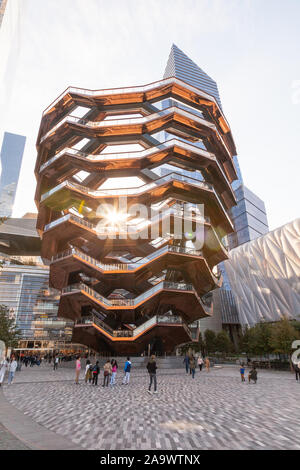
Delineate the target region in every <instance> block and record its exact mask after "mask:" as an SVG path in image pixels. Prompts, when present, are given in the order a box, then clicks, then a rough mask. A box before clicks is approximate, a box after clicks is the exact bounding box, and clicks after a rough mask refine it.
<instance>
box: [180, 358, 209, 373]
mask: <svg viewBox="0 0 300 470" xmlns="http://www.w3.org/2000/svg"><path fill="white" fill-rule="evenodd" d="M183 363H184V364H185V370H186V373H187V374H188V373H189V372H190V374H191V375H192V378H193V379H194V378H195V372H196V363H197V364H198V367H199V371H200V372H201V371H202V367H203V365H205V369H206V371H207V372H209V370H210V362H209V359H208V357H206V358H205V359H203V358H202V356H199V357H198V358H197V359H196V357H195V356H194V355H193V354H186V356H185V358H184V359H183Z"/></svg>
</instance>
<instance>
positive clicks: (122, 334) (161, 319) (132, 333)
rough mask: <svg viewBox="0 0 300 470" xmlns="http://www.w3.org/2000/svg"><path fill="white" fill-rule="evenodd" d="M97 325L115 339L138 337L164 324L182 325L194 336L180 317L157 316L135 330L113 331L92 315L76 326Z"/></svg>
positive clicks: (77, 322) (78, 321)
mask: <svg viewBox="0 0 300 470" xmlns="http://www.w3.org/2000/svg"><path fill="white" fill-rule="evenodd" d="M93 323H94V324H95V325H97V326H99V327H100V328H101V329H103V330H104V331H105V332H106V333H108V334H109V335H110V336H111V337H113V338H129V337H132V338H134V337H137V336H139V335H140V334H141V333H143V332H144V331H145V330H147V329H148V328H150V327H151V326H154V325H164V324H168V325H170V324H174V325H181V326H183V328H184V329H185V331H186V332H187V333H188V334H189V335H190V336H192V332H191V330H190V328H189V327H188V326H187V324H186V323H185V322H184V321H183V320H182V318H181V317H180V316H178V315H155V316H154V317H152V318H150V319H149V320H147V321H146V322H144V323H143V324H142V325H140V326H138V327H136V328H135V329H133V330H113V329H112V328H111V327H109V326H108V325H106V324H105V323H104V322H103V321H102V320H100V319H99V318H98V317H96V316H95V315H90V316H88V317H85V318H82V319H80V320H77V321H76V325H92V324H93Z"/></svg>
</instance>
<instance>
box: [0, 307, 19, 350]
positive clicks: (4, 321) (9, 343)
mask: <svg viewBox="0 0 300 470" xmlns="http://www.w3.org/2000/svg"><path fill="white" fill-rule="evenodd" d="M20 337H21V335H20V332H19V330H18V329H17V328H16V325H15V320H14V319H13V318H10V317H9V310H8V308H7V307H6V305H0V340H2V341H4V343H5V345H6V347H11V348H14V347H16V346H17V345H18V340H19V339H20Z"/></svg>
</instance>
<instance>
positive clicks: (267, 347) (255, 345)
mask: <svg viewBox="0 0 300 470" xmlns="http://www.w3.org/2000/svg"><path fill="white" fill-rule="evenodd" d="M271 331H272V327H271V325H270V324H269V323H258V324H257V325H255V326H254V327H253V328H251V330H250V352H252V353H253V354H259V355H264V354H268V353H270V352H272V347H271V344H270V340H271Z"/></svg>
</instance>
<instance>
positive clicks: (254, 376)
mask: <svg viewBox="0 0 300 470" xmlns="http://www.w3.org/2000/svg"><path fill="white" fill-rule="evenodd" d="M245 370H246V366H245V364H244V363H242V364H241V367H240V374H241V380H242V382H246V379H245ZM251 380H253V382H254V383H255V384H256V382H257V370H256V367H255V366H252V367H251V369H250V371H249V374H248V383H249V384H250V383H251Z"/></svg>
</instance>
